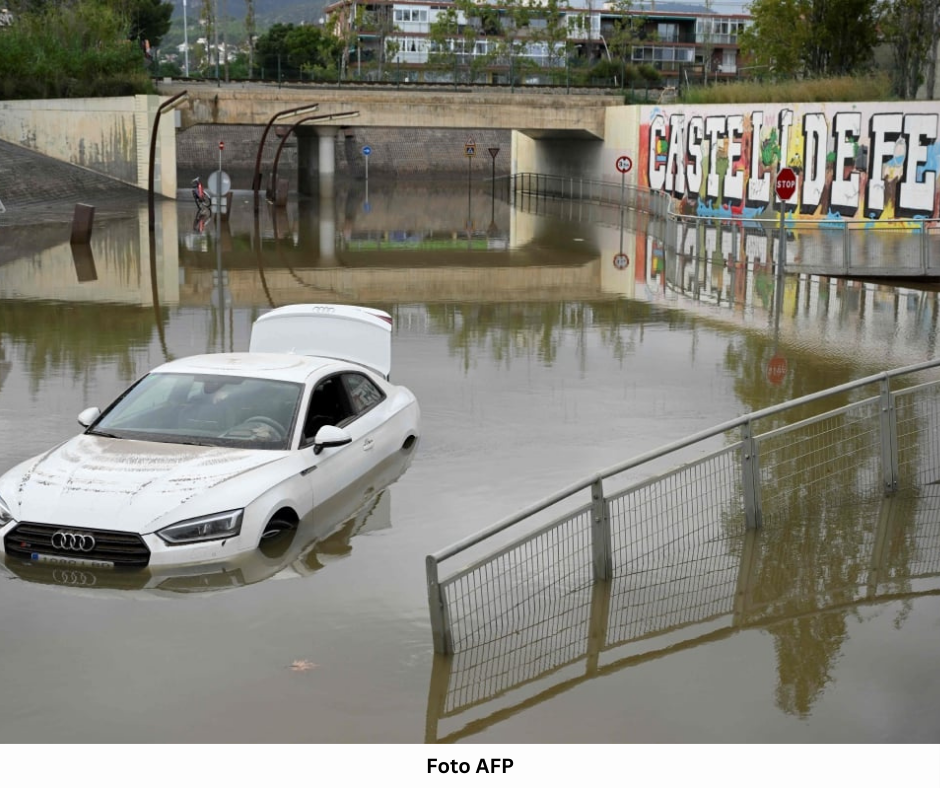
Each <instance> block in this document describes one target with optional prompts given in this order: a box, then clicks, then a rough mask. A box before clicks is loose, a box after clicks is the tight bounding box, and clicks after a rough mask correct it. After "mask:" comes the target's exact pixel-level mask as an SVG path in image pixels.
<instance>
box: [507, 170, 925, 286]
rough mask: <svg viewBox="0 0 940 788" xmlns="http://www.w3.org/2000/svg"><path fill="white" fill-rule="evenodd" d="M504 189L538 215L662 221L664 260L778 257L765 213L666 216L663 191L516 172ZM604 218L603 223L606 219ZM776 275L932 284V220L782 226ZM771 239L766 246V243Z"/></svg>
mask: <svg viewBox="0 0 940 788" xmlns="http://www.w3.org/2000/svg"><path fill="white" fill-rule="evenodd" d="M511 178H512V191H513V194H514V195H515V199H516V200H517V202H519V201H520V200H522V199H523V198H526V199H527V201H526V202H524V203H523V205H524V207H526V208H531V209H534V210H539V208H540V206H539V201H540V200H542V199H547V200H572V201H577V202H586V203H597V204H600V205H609V206H612V207H613V206H617V207H619V206H620V205H621V203H622V202H623V203H626V207H628V208H629V209H630V210H631V211H637V210H638V211H642V212H645V213H650V214H653V215H655V216H658V217H662V218H664V219H666V220H667V224H666V226H665V227H664V228H663V229H662V231H661V232H662V237H661V239H660V240H662V241H663V242H664V243H665V247H666V253H667V255H672V256H673V257H675V256H679V257H686V258H702V259H704V260H706V261H709V260H711V259H712V258H713V257H714V256H715V255H716V254H717V256H718V258H719V259H720V260H721V261H722V263H730V264H734V263H763V264H768V265H776V262H777V259H776V258H777V257H778V256H779V250H778V245H777V244H778V242H779V235H780V220H779V215H778V214H775V212H774V211H773V210H772V209H768V211H766V212H765V214H766V217H767V218H762V217H761V216H754V217H744V216H735V215H731V214H730V211H727V210H724V209H723V210H722V211H720V212H719V211H715V212H714V215H708V216H700V215H697V214H684V213H679V212H677V211H675V210H674V208H675V205H676V200H675V199H674V198H673V197H672V196H671V195H669V194H666V193H664V192H654V191H650V190H649V189H648V188H646V187H644V186H636V185H630V184H627V185H626V186H625V187H624V188H623V191H621V184H620V181H619V180H617V179H615V178H614V177H613V176H612V177H611V178H610V179H601V180H598V179H591V178H578V177H574V176H558V175H541V174H539V173H517V174H515V175H513V176H511ZM612 220H613V219H612V218H608V219H607V221H612ZM784 225H785V231H786V235H787V242H786V244H785V245H784V249H785V252H784V254H785V259H784V270H785V271H786V272H788V273H803V274H817V275H820V276H846V277H856V278H866V277H918V278H928V279H934V278H936V279H940V220H938V219H932V218H911V219H907V218H901V219H843V218H841V217H838V216H835V217H827V218H823V219H812V218H809V219H803V218H796V217H794V216H792V215H790V214H788V215H787V216H786V217H785V220H784ZM769 241H774V243H768V242H769Z"/></svg>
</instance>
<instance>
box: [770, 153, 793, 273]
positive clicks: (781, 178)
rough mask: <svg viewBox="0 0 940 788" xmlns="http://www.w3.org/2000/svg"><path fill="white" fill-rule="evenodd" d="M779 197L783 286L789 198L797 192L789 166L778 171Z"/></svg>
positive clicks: (779, 268) (779, 261) (779, 270)
mask: <svg viewBox="0 0 940 788" xmlns="http://www.w3.org/2000/svg"><path fill="white" fill-rule="evenodd" d="M775 190H776V192H777V199H778V200H779V206H780V237H779V238H778V239H777V278H778V280H779V281H778V284H779V286H781V287H782V286H783V266H784V260H785V259H786V256H787V231H786V214H787V200H789V199H790V198H791V197H792V196H793V194H794V192H796V173H795V172H793V170H792V169H790V168H789V167H784V168H783V169H781V170H780V172H778V173H777V181H776V183H775Z"/></svg>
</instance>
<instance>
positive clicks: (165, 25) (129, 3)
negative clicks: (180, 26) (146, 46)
mask: <svg viewBox="0 0 940 788" xmlns="http://www.w3.org/2000/svg"><path fill="white" fill-rule="evenodd" d="M116 5H117V7H118V8H119V9H120V11H121V13H122V14H123V15H124V16H125V17H126V18H127V21H128V24H129V25H130V29H129V31H128V34H127V37H128V38H129V39H130V40H131V41H139V42H141V43H143V42H145V41H149V42H150V46H151V47H152V48H153V49H156V48H157V47H158V46H160V42H161V41H162V40H163V37H164V36H165V35H166V34H167V31H168V30H169V29H170V18H171V17H172V16H173V3H166V2H164V1H163V0H119V2H118V3H117V4H116Z"/></svg>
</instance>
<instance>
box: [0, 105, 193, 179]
mask: <svg viewBox="0 0 940 788" xmlns="http://www.w3.org/2000/svg"><path fill="white" fill-rule="evenodd" d="M164 100H165V99H163V98H161V97H160V96H126V97H117V98H100V99H50V100H43V101H0V139H3V140H6V141H7V142H12V143H14V144H16V145H21V146H22V147H24V148H28V149H30V150H33V151H36V152H37V153H42V154H44V155H46V156H50V157H51V158H54V159H57V160H59V161H64V162H67V163H69V164H74V165H76V166H78V167H83V168H85V169H88V170H92V171H93V172H97V173H99V174H101V175H106V176H108V177H110V178H114V179H116V180H118V181H121V182H122V183H127V184H130V185H132V186H137V187H138V188H141V189H146V188H147V187H148V177H149V162H150V138H151V133H152V128H153V123H154V118H155V117H156V112H157V108H158V107H159V106H160V104H161V103H162V102H163V101H164ZM154 191H155V192H156V193H158V194H162V195H164V196H166V197H175V196H176V129H175V123H174V115H173V112H172V111H170V112H168V113H165V114H164V115H163V116H162V119H161V122H160V128H159V138H158V140H157V147H156V153H155V169H154Z"/></svg>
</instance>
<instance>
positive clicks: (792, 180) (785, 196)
mask: <svg viewBox="0 0 940 788" xmlns="http://www.w3.org/2000/svg"><path fill="white" fill-rule="evenodd" d="M776 186H777V196H778V197H779V198H780V199H781V200H789V199H790V198H791V197H792V196H793V192H795V191H796V173H795V172H793V170H791V169H790V168H789V167H784V168H783V169H782V170H780V172H779V173H777V184H776Z"/></svg>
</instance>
